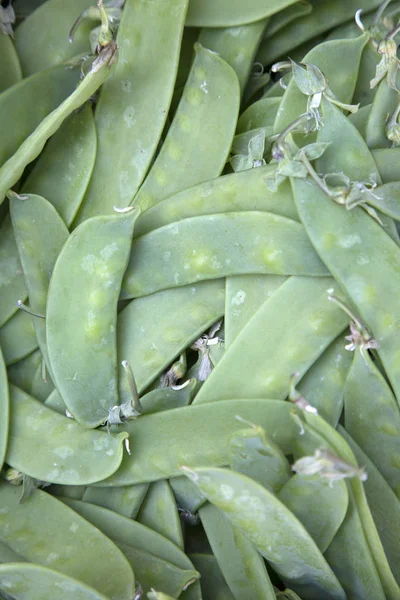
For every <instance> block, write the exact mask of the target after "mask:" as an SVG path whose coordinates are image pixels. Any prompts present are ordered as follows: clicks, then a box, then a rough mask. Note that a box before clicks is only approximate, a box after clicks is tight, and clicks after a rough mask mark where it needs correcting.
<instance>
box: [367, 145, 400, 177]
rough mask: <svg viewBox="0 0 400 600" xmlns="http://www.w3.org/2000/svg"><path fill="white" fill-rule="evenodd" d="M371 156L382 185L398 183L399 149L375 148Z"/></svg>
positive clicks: (399, 173) (399, 172)
mask: <svg viewBox="0 0 400 600" xmlns="http://www.w3.org/2000/svg"><path fill="white" fill-rule="evenodd" d="M371 154H372V157H373V159H374V161H375V164H376V166H377V169H378V171H379V175H380V178H381V180H382V182H383V183H391V182H393V181H400V168H399V165H400V160H399V159H400V148H376V149H375V150H371Z"/></svg>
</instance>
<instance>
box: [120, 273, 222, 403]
mask: <svg viewBox="0 0 400 600" xmlns="http://www.w3.org/2000/svg"><path fill="white" fill-rule="evenodd" d="M224 303H225V286H224V281H223V280H215V281H203V282H201V283H198V284H196V285H192V286H186V287H182V288H176V289H171V290H165V291H162V292H158V293H157V294H152V295H151V296H145V297H144V298H138V299H137V300H133V301H132V302H130V304H128V306H127V307H126V308H124V310H123V311H121V313H120V314H119V315H118V321H117V340H118V356H119V357H120V359H121V360H127V361H128V363H129V364H130V365H131V368H132V370H133V374H134V377H135V381H136V385H137V388H138V390H139V393H142V392H143V390H145V389H146V387H147V386H148V385H150V384H151V383H152V382H153V381H154V380H155V379H156V377H157V376H158V375H159V374H160V373H162V371H163V370H164V369H165V368H166V367H168V365H169V364H171V362H172V361H173V360H174V359H175V358H176V357H177V356H179V354H180V353H181V352H183V351H184V350H185V349H186V348H187V347H188V346H190V344H192V343H193V342H194V341H195V340H196V339H198V337H199V336H200V335H201V334H202V333H203V332H204V331H205V330H206V329H208V328H209V327H211V325H212V324H213V323H215V322H216V321H218V319H220V318H221V316H222V315H223V314H224ZM153 315H157V322H155V320H154V316H153ZM119 394H120V399H121V402H122V401H124V402H125V401H127V400H128V399H129V398H130V397H131V394H130V391H129V387H128V385H127V378H126V377H125V376H124V374H123V371H122V368H121V370H120V378H119Z"/></svg>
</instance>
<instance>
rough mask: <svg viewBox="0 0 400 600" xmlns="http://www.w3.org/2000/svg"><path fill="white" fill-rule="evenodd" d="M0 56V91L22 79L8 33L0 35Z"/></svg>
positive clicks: (16, 56)
mask: <svg viewBox="0 0 400 600" xmlns="http://www.w3.org/2000/svg"><path fill="white" fill-rule="evenodd" d="M0 56H1V62H0V92H3V91H4V90H6V89H8V88H9V87H11V86H12V85H14V84H16V83H18V82H19V81H21V79H22V72H21V65H20V62H19V58H18V54H17V52H16V50H15V47H14V44H13V42H12V40H11V38H10V37H9V36H8V35H0Z"/></svg>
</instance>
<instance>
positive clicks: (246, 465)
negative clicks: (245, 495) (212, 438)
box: [228, 425, 292, 493]
mask: <svg viewBox="0 0 400 600" xmlns="http://www.w3.org/2000/svg"><path fill="white" fill-rule="evenodd" d="M228 453H229V466H230V468H231V469H232V470H233V471H236V472H238V473H243V475H247V476H248V477H251V478H252V479H253V480H254V481H256V482H257V483H259V484H260V485H262V486H264V487H265V488H266V489H267V490H269V491H270V492H273V493H277V492H278V491H279V490H280V489H281V488H282V486H284V485H285V484H286V482H287V481H288V480H289V479H290V477H291V475H292V472H291V470H290V465H289V463H288V461H287V460H286V458H285V455H284V454H283V452H282V451H281V449H280V448H279V446H277V445H276V444H275V443H274V442H273V441H272V439H269V438H268V437H267V436H266V433H265V431H264V430H263V428H262V427H258V426H256V425H254V426H253V427H251V428H249V429H241V430H239V431H237V432H236V433H234V434H233V435H232V437H231V438H230V439H229V441H228Z"/></svg>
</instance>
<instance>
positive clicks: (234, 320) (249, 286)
mask: <svg viewBox="0 0 400 600" xmlns="http://www.w3.org/2000/svg"><path fill="white" fill-rule="evenodd" d="M286 279H287V277H284V276H282V275H236V276H233V277H227V279H226V289H225V317H224V325H225V336H224V340H225V347H226V348H227V347H228V346H229V345H230V344H231V343H232V342H233V340H234V339H235V338H236V336H237V335H238V334H239V333H240V332H241V331H242V329H243V328H244V327H245V326H246V325H247V323H248V322H249V321H250V319H251V318H252V317H253V315H254V314H255V313H256V312H257V310H258V309H259V308H260V307H261V306H262V305H263V304H264V302H265V301H266V300H267V299H268V298H270V297H271V296H272V295H273V294H274V293H275V292H276V291H277V290H278V289H279V288H280V286H281V285H282V284H283V283H285V281H286Z"/></svg>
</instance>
